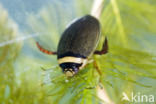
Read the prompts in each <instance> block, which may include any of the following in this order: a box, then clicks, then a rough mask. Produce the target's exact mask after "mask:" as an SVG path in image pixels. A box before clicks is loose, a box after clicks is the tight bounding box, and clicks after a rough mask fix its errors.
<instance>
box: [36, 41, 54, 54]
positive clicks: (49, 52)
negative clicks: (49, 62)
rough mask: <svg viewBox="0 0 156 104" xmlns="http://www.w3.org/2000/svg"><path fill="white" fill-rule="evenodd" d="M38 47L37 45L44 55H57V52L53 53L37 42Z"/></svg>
mask: <svg viewBox="0 0 156 104" xmlns="http://www.w3.org/2000/svg"><path fill="white" fill-rule="evenodd" d="M36 45H37V47H38V49H39V50H40V51H41V52H43V53H46V54H48V55H56V54H57V52H53V51H49V50H46V49H44V48H43V47H42V46H40V44H39V43H38V42H36Z"/></svg>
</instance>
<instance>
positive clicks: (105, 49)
mask: <svg viewBox="0 0 156 104" xmlns="http://www.w3.org/2000/svg"><path fill="white" fill-rule="evenodd" d="M106 53H108V41H107V37H106V38H105V42H104V43H103V46H102V50H101V51H98V50H96V51H95V52H94V54H97V55H102V54H106Z"/></svg>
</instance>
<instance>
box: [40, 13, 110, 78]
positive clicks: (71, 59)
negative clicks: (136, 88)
mask: <svg viewBox="0 0 156 104" xmlns="http://www.w3.org/2000/svg"><path fill="white" fill-rule="evenodd" d="M99 38H100V23H99V21H98V20H97V19H96V18H95V17H93V16H90V15H86V16H84V17H82V18H80V19H78V20H76V21H74V22H73V23H72V24H71V25H69V26H68V27H67V28H66V30H65V31H64V32H63V34H62V37H61V39H60V41H59V45H58V48H57V52H52V51H48V50H46V49H44V48H42V47H41V46H40V45H39V43H37V46H38V48H39V49H40V51H42V52H43V53H46V54H50V55H57V59H58V63H59V66H60V67H61V68H62V70H63V72H64V73H65V74H66V76H73V75H75V74H76V73H77V72H78V71H79V70H80V69H82V68H83V67H84V66H85V65H86V63H87V61H88V58H89V57H91V55H93V54H98V55H102V54H105V53H107V52H108V44H107V38H106V39H105V42H104V44H103V47H102V50H101V51H97V50H95V49H96V47H97V44H98V42H99Z"/></svg>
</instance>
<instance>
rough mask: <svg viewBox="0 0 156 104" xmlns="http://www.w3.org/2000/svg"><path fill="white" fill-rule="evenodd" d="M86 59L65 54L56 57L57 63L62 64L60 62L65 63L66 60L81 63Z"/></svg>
mask: <svg viewBox="0 0 156 104" xmlns="http://www.w3.org/2000/svg"><path fill="white" fill-rule="evenodd" d="M86 60H87V59H84V58H78V57H72V56H66V57H63V58H60V59H58V63H59V64H62V63H66V62H72V63H78V64H81V63H82V64H83V62H84V61H86Z"/></svg>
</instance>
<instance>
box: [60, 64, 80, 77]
mask: <svg viewBox="0 0 156 104" xmlns="http://www.w3.org/2000/svg"><path fill="white" fill-rule="evenodd" d="M80 66H81V64H75V63H64V64H61V65H60V67H61V68H62V71H63V72H64V74H65V75H66V76H67V77H72V76H74V75H75V74H76V73H77V72H78V71H79V67H80Z"/></svg>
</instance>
